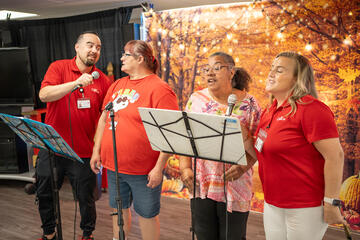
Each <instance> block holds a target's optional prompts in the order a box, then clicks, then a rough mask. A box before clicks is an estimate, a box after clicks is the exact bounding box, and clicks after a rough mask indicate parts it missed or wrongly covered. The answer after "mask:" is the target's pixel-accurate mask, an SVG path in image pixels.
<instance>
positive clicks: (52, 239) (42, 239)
mask: <svg viewBox="0 0 360 240" xmlns="http://www.w3.org/2000/svg"><path fill="white" fill-rule="evenodd" d="M55 237H56V235H54V236H53V238H47V237H45V235H43V236H42V237H41V238H39V239H38V240H55Z"/></svg>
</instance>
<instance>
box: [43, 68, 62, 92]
mask: <svg viewBox="0 0 360 240" xmlns="http://www.w3.org/2000/svg"><path fill="white" fill-rule="evenodd" d="M62 72H63V71H62V70H61V68H60V64H59V63H58V62H53V63H51V64H50V66H49V68H48V70H47V71H46V74H45V76H44V79H43V81H42V82H41V88H43V87H46V86H51V85H59V84H62V83H64V82H63V77H62Z"/></svg>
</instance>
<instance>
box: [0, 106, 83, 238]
mask: <svg viewBox="0 0 360 240" xmlns="http://www.w3.org/2000/svg"><path fill="white" fill-rule="evenodd" d="M0 118H1V119H2V120H3V121H4V122H5V123H6V124H7V125H8V126H9V127H10V128H11V129H12V130H13V131H14V132H15V133H16V134H17V135H18V136H19V137H20V138H21V139H22V140H23V141H24V142H26V143H27V144H28V145H30V146H32V147H37V148H42V149H46V150H48V151H49V156H50V175H51V186H52V189H53V192H52V194H53V200H54V201H53V203H54V214H55V223H56V239H58V240H62V239H63V238H62V228H61V216H60V202H59V189H58V184H57V175H56V161H55V158H54V157H55V155H60V156H62V157H65V158H69V159H72V160H76V161H79V162H81V163H84V162H83V161H82V159H81V158H80V157H79V156H78V155H77V154H76V153H75V152H74V151H73V150H72V149H71V147H70V146H69V145H68V144H67V143H66V142H65V140H64V139H62V137H61V136H60V135H59V134H58V133H57V132H56V131H55V129H54V128H53V127H51V126H49V125H46V124H44V123H41V122H37V121H34V120H31V119H26V118H22V117H14V116H11V115H8V114H3V113H0Z"/></svg>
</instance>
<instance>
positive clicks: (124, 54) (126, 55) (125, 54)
mask: <svg viewBox="0 0 360 240" xmlns="http://www.w3.org/2000/svg"><path fill="white" fill-rule="evenodd" d="M130 56H132V54H130V53H123V54H122V57H130Z"/></svg>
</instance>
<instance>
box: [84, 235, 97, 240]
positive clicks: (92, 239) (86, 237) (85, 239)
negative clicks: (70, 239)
mask: <svg viewBox="0 0 360 240" xmlns="http://www.w3.org/2000/svg"><path fill="white" fill-rule="evenodd" d="M81 240H94V237H93V235H90V236H82V238H81Z"/></svg>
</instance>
